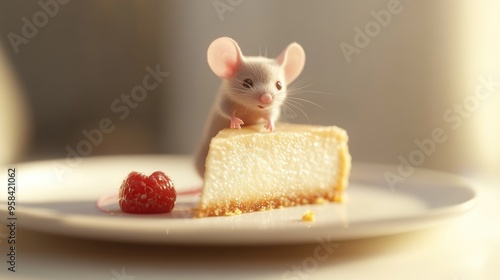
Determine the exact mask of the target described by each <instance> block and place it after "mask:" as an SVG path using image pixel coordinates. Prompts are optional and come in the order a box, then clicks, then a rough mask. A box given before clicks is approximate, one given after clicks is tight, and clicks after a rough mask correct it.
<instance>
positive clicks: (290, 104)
mask: <svg viewBox="0 0 500 280" xmlns="http://www.w3.org/2000/svg"><path fill="white" fill-rule="evenodd" d="M287 105H289V106H292V107H294V108H295V109H297V110H299V111H300V112H301V113H302V114H303V115H304V116H305V117H306V119H307V121H308V122H309V123H311V119H309V116H308V115H307V114H306V112H304V110H302V108H300V107H299V106H297V105H295V104H293V103H289V102H287Z"/></svg>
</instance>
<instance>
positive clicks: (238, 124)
mask: <svg viewBox="0 0 500 280" xmlns="http://www.w3.org/2000/svg"><path fill="white" fill-rule="evenodd" d="M242 124H245V123H244V122H243V121H242V120H241V119H240V118H237V117H235V116H233V117H231V124H230V125H229V127H230V128H237V129H240V128H241V125H242Z"/></svg>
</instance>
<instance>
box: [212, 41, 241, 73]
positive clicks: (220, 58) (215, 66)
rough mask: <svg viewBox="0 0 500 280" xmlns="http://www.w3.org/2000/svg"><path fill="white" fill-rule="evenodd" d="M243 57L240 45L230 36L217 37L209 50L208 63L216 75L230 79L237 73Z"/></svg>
mask: <svg viewBox="0 0 500 280" xmlns="http://www.w3.org/2000/svg"><path fill="white" fill-rule="evenodd" d="M242 57H243V55H242V54H241V50H240V47H239V46H238V44H237V43H236V42H235V41H234V40H233V39H231V38H229V37H221V38H218V39H215V41H213V42H212V44H210V46H209V47H208V51H207V60H208V65H209V66H210V68H211V69H212V71H214V73H215V75H217V76H219V77H221V78H223V79H229V78H231V77H232V76H233V75H234V74H235V73H236V71H237V70H238V67H239V66H240V63H241V59H242Z"/></svg>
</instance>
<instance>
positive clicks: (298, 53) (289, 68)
mask: <svg viewBox="0 0 500 280" xmlns="http://www.w3.org/2000/svg"><path fill="white" fill-rule="evenodd" d="M276 60H277V61H278V64H279V65H281V66H282V67H283V69H284V71H285V80H286V83H287V84H289V83H291V82H293V81H294V80H295V79H296V78H297V77H298V76H299V75H300V73H301V72H302V69H303V68H304V64H305V63H306V53H305V52H304V49H303V48H302V47H301V46H300V45H299V44H297V43H291V44H290V45H288V47H286V49H285V50H284V51H283V52H282V53H281V54H280V55H279V56H278V58H277V59H276Z"/></svg>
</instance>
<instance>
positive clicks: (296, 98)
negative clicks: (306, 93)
mask: <svg viewBox="0 0 500 280" xmlns="http://www.w3.org/2000/svg"><path fill="white" fill-rule="evenodd" d="M288 99H289V101H295V102H297V103H298V102H299V101H302V102H306V103H309V104H312V105H315V106H317V107H319V108H321V109H323V110H326V109H325V107H323V106H321V105H319V104H317V103H315V102H312V101H310V100H307V99H304V98H298V97H290V96H289V97H288Z"/></svg>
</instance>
